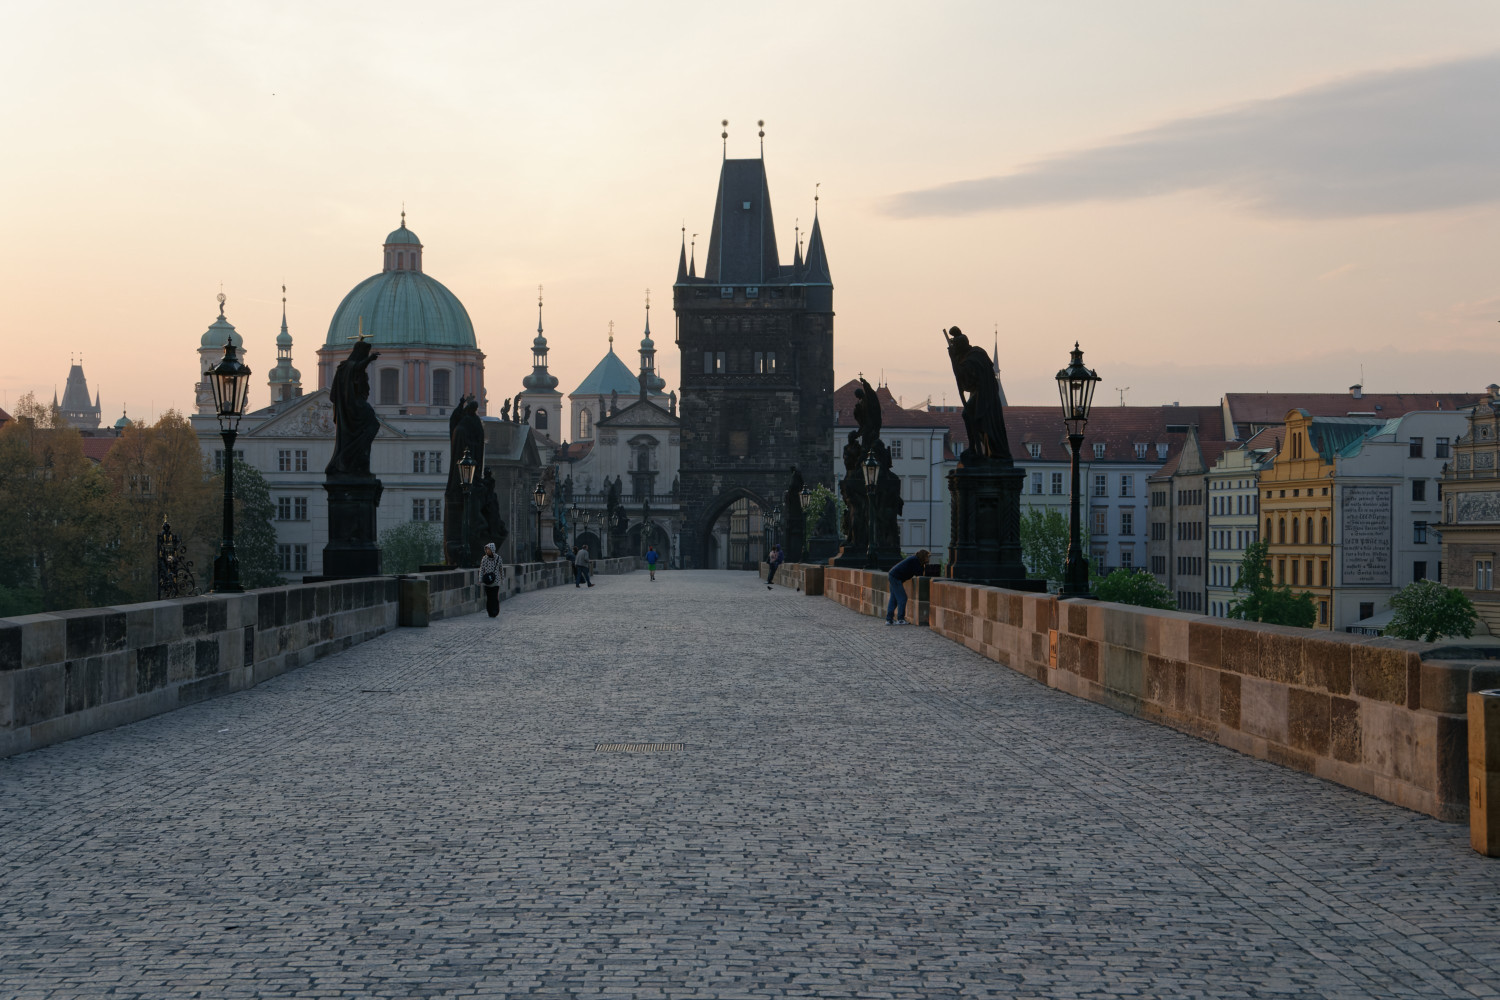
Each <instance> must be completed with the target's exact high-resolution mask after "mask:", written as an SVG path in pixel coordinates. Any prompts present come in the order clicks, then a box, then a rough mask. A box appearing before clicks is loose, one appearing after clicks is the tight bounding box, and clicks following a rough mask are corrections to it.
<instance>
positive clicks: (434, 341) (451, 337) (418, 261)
mask: <svg viewBox="0 0 1500 1000" xmlns="http://www.w3.org/2000/svg"><path fill="white" fill-rule="evenodd" d="M385 239H386V242H385V245H384V247H383V266H382V268H381V271H380V273H379V274H374V275H371V276H370V277H368V278H366V279H365V280H364V281H361V282H360V283H359V284H357V285H355V286H354V288H353V289H352V290H351V291H350V292H349V294H348V295H345V296H344V300H343V301H342V302H340V303H339V305H338V308H337V309H335V310H334V312H333V319H332V321H331V322H330V323H329V324H328V337H327V339H326V340H325V341H324V342H323V344H324V347H325V348H337V349H341V350H348V347H349V342H350V341H351V340H354V339H355V338H357V337H358V336H360V335H361V334H363V335H364V336H365V339H367V340H369V341H371V342H372V343H373V344H374V345H375V347H376V348H380V347H401V346H414V347H446V348H455V349H459V350H478V347H479V343H478V340H477V339H476V338H475V336H474V324H473V322H472V321H471V320H470V319H469V313H468V310H466V309H465V308H464V306H463V303H462V302H460V301H459V300H458V296H456V295H454V294H453V293H452V292H450V291H449V290H448V289H447V287H446V286H444V285H443V283H442V282H440V281H438V280H437V279H435V278H432V277H429V276H428V275H426V274H424V273H423V270H422V266H423V265H422V242H421V240H419V239H417V235H416V234H415V233H413V232H412V231H411V230H410V229H407V228H406V213H405V212H403V213H402V219H401V226H400V228H398V229H396V230H394V231H393V232H392V233H391V234H390V235H388V236H387V237H386V238H385Z"/></svg>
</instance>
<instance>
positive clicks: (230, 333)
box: [193, 292, 245, 416]
mask: <svg viewBox="0 0 1500 1000" xmlns="http://www.w3.org/2000/svg"><path fill="white" fill-rule="evenodd" d="M224 302H225V297H224V293H223V292H220V293H219V318H218V319H216V320H214V321H213V323H212V324H210V325H209V328H208V329H207V330H205V331H203V337H202V339H201V340H199V341H198V384H197V385H195V386H193V395H194V397H195V402H196V405H197V407H198V412H199V413H204V414H207V415H209V416H213V414H214V390H213V387H212V386H210V385H209V384H208V370H209V369H210V368H212V367H213V366H214V365H216V364H218V363H219V361H220V360H222V359H223V357H224V345H225V344H226V343H230V344H233V345H234V348H235V350H236V351H238V352H239V356H240V360H241V361H244V360H245V338H243V337H241V336H240V335H239V333H237V332H236V331H235V329H234V325H233V324H232V323H230V322H229V320H227V319H225V318H224Z"/></svg>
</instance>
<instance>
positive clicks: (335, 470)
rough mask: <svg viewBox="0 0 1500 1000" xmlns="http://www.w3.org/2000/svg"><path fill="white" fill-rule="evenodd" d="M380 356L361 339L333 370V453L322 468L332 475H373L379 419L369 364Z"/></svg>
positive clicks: (330, 392) (329, 392)
mask: <svg viewBox="0 0 1500 1000" xmlns="http://www.w3.org/2000/svg"><path fill="white" fill-rule="evenodd" d="M378 357H380V352H379V351H376V350H372V349H371V347H370V342H369V341H367V340H361V341H359V342H358V343H356V344H355V345H354V349H353V350H352V351H350V352H349V356H348V357H347V358H345V359H344V360H343V361H340V362H339V366H338V368H336V369H334V372H333V385H332V386H331V387H330V388H329V390H328V398H329V399H330V400H331V401H332V403H333V423H334V438H333V456H332V457H331V458H329V459H328V466H327V467H326V468H325V469H324V470H323V471H324V472H325V473H326V474H327V475H330V476H368V475H370V446H371V445H372V444H373V443H374V442H375V435H376V434H378V433H380V418H379V417H377V416H376V415H375V407H373V406H371V405H370V373H369V368H370V363H371V362H372V361H374V360H375V359H376V358H378Z"/></svg>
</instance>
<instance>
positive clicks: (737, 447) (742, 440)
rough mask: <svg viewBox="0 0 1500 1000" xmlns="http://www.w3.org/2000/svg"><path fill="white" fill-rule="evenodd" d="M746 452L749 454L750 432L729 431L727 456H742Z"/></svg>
mask: <svg viewBox="0 0 1500 1000" xmlns="http://www.w3.org/2000/svg"><path fill="white" fill-rule="evenodd" d="M748 454H750V432H749V431H730V432H729V457H731V458H744V457H745V456H746V455H748Z"/></svg>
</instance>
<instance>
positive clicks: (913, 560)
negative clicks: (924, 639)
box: [885, 549, 932, 625]
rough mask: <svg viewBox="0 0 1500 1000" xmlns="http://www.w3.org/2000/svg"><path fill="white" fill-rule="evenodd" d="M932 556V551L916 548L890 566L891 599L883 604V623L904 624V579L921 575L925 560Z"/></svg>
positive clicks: (925, 563)
mask: <svg viewBox="0 0 1500 1000" xmlns="http://www.w3.org/2000/svg"><path fill="white" fill-rule="evenodd" d="M931 558H932V553H930V552H928V551H927V550H926V549H918V550H917V551H916V552H915V553H913V554H912V555H909V556H907V557H906V558H905V559H903V560H901V561H900V562H898V563H897V564H896V565H894V566H892V567H891V572H890V573H889V574H888V576H887V579H889V581H890V584H891V599H890V600H889V601H887V602H886V605H885V623H886V624H887V625H906V624H908V622H907V620H906V581H907V580H910V579H911V578H912V577H914V576H921V575H922V571H923V570H925V569H926V568H927V560H928V559H931Z"/></svg>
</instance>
